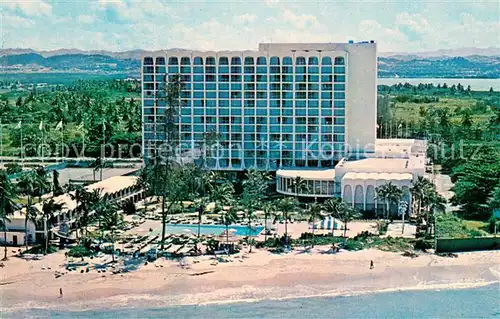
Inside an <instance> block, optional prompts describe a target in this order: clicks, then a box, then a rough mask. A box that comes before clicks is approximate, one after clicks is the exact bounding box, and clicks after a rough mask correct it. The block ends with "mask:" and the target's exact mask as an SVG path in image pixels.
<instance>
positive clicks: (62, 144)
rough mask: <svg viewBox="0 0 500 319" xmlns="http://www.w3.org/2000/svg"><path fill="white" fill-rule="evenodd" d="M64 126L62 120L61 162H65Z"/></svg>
mask: <svg viewBox="0 0 500 319" xmlns="http://www.w3.org/2000/svg"><path fill="white" fill-rule="evenodd" d="M63 130H64V127H63V124H62V121H61V163H62V162H64V159H63V157H64V153H63V152H64V151H63V146H64V131H63Z"/></svg>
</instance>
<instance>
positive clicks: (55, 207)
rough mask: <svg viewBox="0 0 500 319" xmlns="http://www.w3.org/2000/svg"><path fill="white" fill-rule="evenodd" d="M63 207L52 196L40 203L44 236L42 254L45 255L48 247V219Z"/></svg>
mask: <svg viewBox="0 0 500 319" xmlns="http://www.w3.org/2000/svg"><path fill="white" fill-rule="evenodd" d="M62 208H63V205H62V204H59V203H56V202H55V201H54V199H53V198H51V199H50V200H48V201H46V202H44V203H43V205H42V219H43V235H44V237H45V246H44V254H45V255H46V254H47V252H48V249H49V229H48V228H49V220H50V219H51V218H53V217H54V213H55V212H58V211H60V210H61V209H62Z"/></svg>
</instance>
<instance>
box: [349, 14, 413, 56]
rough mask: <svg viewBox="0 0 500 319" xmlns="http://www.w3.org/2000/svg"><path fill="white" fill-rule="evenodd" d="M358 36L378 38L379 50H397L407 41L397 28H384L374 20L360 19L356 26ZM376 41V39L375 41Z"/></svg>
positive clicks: (370, 38) (361, 37)
mask: <svg viewBox="0 0 500 319" xmlns="http://www.w3.org/2000/svg"><path fill="white" fill-rule="evenodd" d="M358 38H360V39H363V40H368V39H369V40H380V44H379V50H380V51H386V52H387V51H399V50H401V49H402V48H403V47H404V46H405V45H407V43H408V37H407V36H406V35H405V34H403V33H402V32H401V31H400V30H399V29H397V28H386V27H384V26H382V25H381V24H380V23H379V22H377V21H375V20H362V21H361V22H360V23H359V26H358ZM377 42H378V41H377Z"/></svg>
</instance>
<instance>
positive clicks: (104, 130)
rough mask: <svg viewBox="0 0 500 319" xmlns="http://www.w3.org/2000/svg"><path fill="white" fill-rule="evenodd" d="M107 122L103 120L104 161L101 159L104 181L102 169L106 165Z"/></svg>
mask: <svg viewBox="0 0 500 319" xmlns="http://www.w3.org/2000/svg"><path fill="white" fill-rule="evenodd" d="M105 125H106V123H105V121H104V119H103V120H102V141H103V145H102V147H103V148H102V161H101V174H100V175H101V176H100V177H101V181H102V169H103V167H104V163H105V160H106V126H105Z"/></svg>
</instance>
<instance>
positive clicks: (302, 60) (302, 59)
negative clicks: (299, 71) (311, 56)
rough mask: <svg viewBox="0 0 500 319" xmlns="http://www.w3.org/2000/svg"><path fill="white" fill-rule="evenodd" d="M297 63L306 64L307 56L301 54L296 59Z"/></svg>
mask: <svg viewBox="0 0 500 319" xmlns="http://www.w3.org/2000/svg"><path fill="white" fill-rule="evenodd" d="M295 64H296V65H306V58H304V57H302V56H299V57H297V58H296V59H295Z"/></svg>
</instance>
